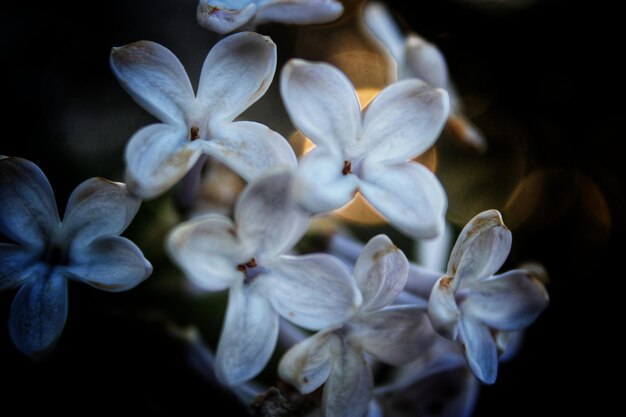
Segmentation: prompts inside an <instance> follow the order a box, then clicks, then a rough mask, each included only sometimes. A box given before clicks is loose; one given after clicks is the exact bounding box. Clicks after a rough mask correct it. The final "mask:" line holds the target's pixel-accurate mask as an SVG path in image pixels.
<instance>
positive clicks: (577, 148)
mask: <svg viewBox="0 0 626 417" xmlns="http://www.w3.org/2000/svg"><path fill="white" fill-rule="evenodd" d="M389 3H390V4H391V5H392V7H393V8H394V10H395V11H396V12H397V13H398V16H399V17H401V18H403V19H405V24H406V27H410V28H412V29H413V30H415V31H417V32H419V33H420V34H422V35H423V36H425V37H426V38H427V39H429V40H431V41H433V42H435V43H436V44H437V45H439V46H440V48H441V49H442V50H443V52H444V53H445V55H446V57H447V59H448V63H449V66H450V71H451V73H452V76H453V78H454V79H455V81H456V83H457V86H458V89H459V90H460V91H461V93H462V95H463V96H464V98H466V104H467V107H468V113H469V114H470V115H472V116H475V117H474V121H475V122H476V124H477V125H479V126H480V127H481V128H482V129H483V130H484V131H485V133H486V134H487V137H488V140H489V141H490V152H489V153H488V155H487V156H485V157H481V158H483V159H477V158H479V157H476V156H472V155H469V154H467V153H464V151H462V150H460V148H458V147H457V148H455V147H454V145H453V144H451V142H450V141H449V138H448V139H446V138H443V139H442V141H443V142H442V145H441V148H442V151H441V158H442V160H444V158H445V155H447V154H449V155H451V158H452V160H454V161H457V160H458V161H461V163H462V162H463V161H465V160H467V161H468V163H467V164H468V165H467V167H468V168H467V169H465V168H463V167H464V165H461V172H464V173H465V174H463V175H464V176H463V175H460V174H458V172H456V171H455V170H454V169H453V167H450V166H449V165H446V163H445V161H442V162H441V168H440V169H441V171H440V176H441V178H442V181H443V183H444V185H446V188H447V189H448V191H449V193H450V196H449V197H450V205H451V208H450V214H449V216H450V219H451V221H452V222H453V223H454V224H456V225H457V226H458V225H461V224H462V223H463V222H464V221H465V220H467V219H468V218H469V215H470V213H469V212H466V211H464V210H469V209H468V208H467V207H468V206H471V208H472V210H474V209H475V208H477V207H478V206H481V208H491V207H492V206H493V207H495V208H499V209H501V210H503V212H504V214H505V221H506V220H507V216H508V217H509V218H510V219H512V220H514V225H513V227H512V229H513V233H514V239H515V240H514V248H513V252H512V255H511V260H510V264H511V266H515V265H517V264H519V263H521V262H524V261H526V260H535V261H538V262H541V263H542V264H544V265H545V267H546V268H547V270H548V272H549V275H550V278H551V282H550V284H549V287H548V288H549V291H550V294H551V304H550V307H549V308H548V309H547V311H546V312H545V313H544V314H543V315H542V316H541V317H540V319H539V320H538V321H537V323H535V324H534V325H533V326H532V328H531V329H530V330H529V331H528V333H527V338H526V342H525V344H524V346H523V349H522V351H521V352H520V354H519V355H518V356H517V357H516V358H515V359H514V360H513V361H512V362H510V363H506V364H504V365H502V366H501V369H500V373H499V376H498V380H497V382H496V384H495V385H494V386H490V387H486V388H485V389H484V390H483V392H482V394H481V397H480V400H479V403H478V407H477V410H476V413H475V415H477V416H501V415H535V414H540V413H541V415H548V414H550V413H559V414H564V413H566V412H567V411H571V410H576V409H579V408H580V407H582V406H588V405H592V406H593V407H595V408H596V409H597V410H598V413H597V414H600V413H601V412H600V409H601V408H602V407H604V406H607V400H609V399H610V393H609V392H607V394H606V397H605V398H602V399H600V398H594V397H593V396H592V394H591V393H590V392H589V390H588V388H589V387H590V386H596V385H599V386H607V385H608V382H606V381H603V380H602V379H601V377H600V372H601V371H604V370H606V369H607V368H610V369H612V367H613V366H614V365H613V361H618V359H617V358H616V356H617V355H618V354H619V351H620V350H621V349H620V348H619V347H616V346H615V342H614V341H612V340H611V338H610V335H611V333H605V331H604V328H603V327H605V326H613V324H612V323H611V319H610V318H611V317H614V316H613V315H614V314H616V313H615V312H614V310H616V308H614V307H613V304H611V302H610V301H612V299H613V296H615V293H616V292H617V290H616V289H615V285H616V283H618V282H620V281H621V280H622V279H623V277H622V275H623V272H621V270H622V268H621V266H620V264H621V262H620V261H621V260H622V257H621V256H620V255H621V251H620V250H619V249H620V248H619V247H618V240H619V239H620V238H621V236H622V235H623V232H624V219H623V213H624V210H625V204H624V190H623V185H622V184H623V183H622V182H621V173H622V170H623V162H622V159H623V156H622V153H621V152H619V151H618V150H617V144H618V143H621V142H622V129H621V124H622V120H623V117H624V116H623V112H624V111H623V104H622V103H623V97H624V96H623V95H622V94H621V93H622V91H621V90H623V88H622V86H621V84H622V82H621V79H622V77H623V75H622V74H623V73H622V71H621V69H620V68H618V66H617V64H616V63H615V62H613V60H614V58H615V57H616V56H617V55H618V54H619V53H620V51H621V50H623V47H622V46H621V45H620V44H619V43H618V37H617V32H618V26H617V25H616V24H614V22H612V18H613V16H614V15H615V14H614V13H611V11H610V10H605V9H603V6H602V5H601V4H600V3H598V2H588V3H582V2H581V3H578V2H571V1H557V0H552V1H550V0H537V1H536V2H533V3H532V4H530V5H527V6H526V7H513V8H511V7H504V6H502V4H507V3H511V2H482V3H481V4H485V3H491V4H492V7H476V4H475V3H472V2H471V1H453V0H431V1H411V2H404V1H391V2H389ZM479 3H480V1H479ZM513 3H514V2H513ZM493 4H500V6H493ZM414 8H415V11H413V9H414ZM194 16H195V1H193V0H189V1H147V0H146V1H144V0H141V1H134V2H126V1H121V0H119V1H118V0H115V1H107V2H99V3H97V4H94V3H85V2H83V3H78V4H71V3H70V2H42V3H37V2H25V3H21V4H20V5H18V4H17V2H14V3H13V4H12V5H10V7H4V6H3V8H2V10H0V31H1V33H0V42H1V45H2V48H1V54H0V59H1V60H2V62H1V68H2V71H3V77H2V80H3V88H2V92H3V94H2V96H1V98H2V100H3V101H4V106H5V107H6V110H5V111H3V112H2V113H1V114H0V120H1V123H2V127H3V130H2V136H1V139H0V140H1V146H0V154H5V155H15V156H21V157H24V158H27V159H30V160H32V161H34V162H35V163H37V164H38V165H39V166H40V167H41V168H42V169H43V170H44V172H45V173H46V174H47V175H48V177H49V179H50V181H51V183H52V185H53V187H54V189H55V192H56V194H57V199H58V201H59V206H60V208H61V209H62V207H63V205H64V202H65V201H66V200H67V196H68V195H69V193H70V192H71V190H72V189H73V188H74V187H75V186H76V185H77V184H78V183H79V182H81V181H82V180H84V179H86V178H88V177H91V176H105V177H108V178H111V179H114V180H121V179H122V175H121V173H122V170H123V162H122V151H123V147H124V145H125V143H126V141H127V139H128V137H130V135H131V134H132V132H134V131H135V130H136V129H137V128H139V127H141V126H143V125H145V124H147V123H149V122H150V121H151V118H150V116H149V115H147V114H145V113H144V112H142V111H141V110H140V109H139V108H138V106H136V105H135V104H134V103H133V102H132V100H130V99H129V98H128V97H127V96H126V94H125V93H124V92H123V91H122V89H121V88H119V86H118V85H117V83H116V81H115V79H114V78H113V76H112V75H111V74H110V71H109V67H108V55H109V50H110V48H111V46H114V45H123V44H126V43H129V42H132V41H135V40H139V39H150V40H154V41H157V42H160V43H162V44H164V45H166V46H168V47H169V48H170V49H172V51H173V52H174V53H175V54H177V55H178V56H179V58H180V59H181V61H182V62H183V63H184V64H185V65H186V66H187V68H188V69H189V72H190V74H191V79H192V80H194V79H197V78H196V75H197V74H198V72H199V69H200V66H201V63H202V60H203V58H204V57H205V55H206V52H207V51H208V50H209V48H210V44H211V42H213V41H214V40H215V39H216V38H215V36H214V35H211V34H209V33H208V32H206V31H204V30H202V29H200V28H199V27H197V25H196V23H195V17H194ZM271 30H276V28H275V27H274V28H270V31H271ZM280 50H281V49H280V44H279V51H280ZM279 53H280V52H279ZM463 155H466V156H463ZM454 158H456V159H454ZM459 158H465V159H459ZM472 161H473V162H472ZM491 162H493V164H495V165H489V163H491ZM488 165H489V166H495V167H497V169H495V170H491V171H490V170H488V169H487V170H486V171H485V170H484V169H483V168H484V167H485V166H488ZM511 166H514V167H515V169H514V170H509V168H511ZM480 167H482V168H480ZM457 168H458V167H457ZM463 169H465V171H463ZM473 170H475V172H474V171H473ZM529 176H530V177H529ZM474 177H477V178H481V180H480V181H478V183H472V181H471V178H474ZM501 177H506V178H508V179H510V181H508V182H506V184H505V185H502V186H497V187H496V189H495V190H491V188H489V184H490V181H493V182H494V184H495V183H497V182H498V180H500V179H501ZM509 177H511V178H509ZM460 178H466V179H467V178H470V179H467V181H468V184H466V183H464V182H463V181H462V180H461V179H460ZM522 180H525V182H523V186H522V187H521V188H516V187H515V186H509V185H510V184H509V183H513V184H515V183H517V184H518V185H519V183H520V182H521V181H522ZM481 181H482V182H481ZM507 184H509V185H507ZM467 189H469V190H473V192H474V193H475V200H476V201H478V202H479V203H472V202H467V201H465V200H464V198H465V197H466V194H464V193H463V190H467ZM490 190H491V191H490ZM515 190H517V191H515ZM516 193H517V194H516ZM163 204H164V203H163V201H162V200H157V201H155V202H151V203H148V204H147V205H146V206H144V209H142V210H145V212H144V213H145V214H144V215H143V217H144V218H145V220H143V223H141V224H139V225H133V226H131V229H130V230H129V235H130V236H133V237H136V240H137V241H138V243H139V244H140V246H141V247H142V249H144V251H145V252H146V255H147V257H148V258H149V259H150V260H151V261H152V263H153V264H154V266H155V270H157V271H158V270H161V271H171V266H170V265H169V264H168V262H167V260H165V259H164V255H163V253H162V251H161V250H159V249H158V248H160V246H159V245H158V243H154V242H152V241H153V240H155V239H154V237H155V236H162V234H160V233H161V232H162V231H161V230H160V229H159V227H163V226H162V225H161V226H155V228H156V229H157V230H156V231H154V232H153V233H152V234H150V233H146V232H145V231H146V230H150V225H149V222H150V219H151V216H152V215H155V216H156V214H154V213H158V212H159V210H161V207H162V205H163ZM476 204H478V206H476ZM482 205H490V206H489V207H482ZM475 211H476V210H474V212H475ZM159 268H161V269H159ZM152 281H153V282H152ZM11 297H12V293H4V294H0V323H1V326H0V378H2V381H3V386H4V388H3V389H2V390H0V400H2V403H1V404H2V405H1V407H3V408H4V409H5V410H20V411H21V412H29V411H44V410H45V411H53V410H54V411H61V412H65V411H67V412H70V411H79V412H84V413H89V414H92V413H95V414H100V413H102V414H104V413H110V412H115V411H118V410H119V411H130V412H144V413H145V414H148V415H172V414H175V413H176V414H182V415H187V414H192V413H194V414H195V413H201V414H206V415H220V413H219V412H218V411H216V404H218V402H219V403H220V404H221V403H223V402H224V401H226V400H225V398H226V397H225V394H224V393H219V392H216V390H215V389H214V388H213V387H212V386H211V385H210V384H209V383H208V382H207V381H206V379H204V378H203V377H202V375H201V374H198V373H197V372H196V371H194V370H193V369H192V368H191V367H190V366H189V364H188V361H187V357H188V356H187V354H188V351H187V349H188V346H187V344H186V343H184V342H183V341H181V338H180V337H174V336H173V335H176V334H178V333H177V330H176V329H178V330H180V329H181V328H184V327H185V326H188V325H190V324H194V325H196V326H198V327H200V328H202V327H203V326H205V325H206V324H205V323H202V321H203V320H206V319H202V316H198V315H197V313H198V312H199V311H202V308H203V307H199V306H201V305H202V304H203V303H205V302H206V299H203V298H202V297H198V298H193V299H191V300H189V298H188V297H185V296H184V295H183V294H181V293H180V291H177V290H175V289H172V288H171V287H170V286H169V284H168V283H167V282H166V280H165V279H164V278H163V274H161V275H155V277H153V278H152V279H151V280H150V281H148V282H147V283H146V284H144V285H142V286H141V287H139V288H137V289H136V290H134V291H131V292H129V293H125V294H107V293H102V292H99V291H96V290H93V289H91V288H87V287H85V286H81V285H74V284H72V285H70V313H69V319H68V322H67V326H66V329H65V332H64V334H63V337H62V338H61V341H60V343H59V345H58V346H57V348H56V351H55V352H54V353H53V355H52V356H51V357H50V358H49V359H48V360H47V361H45V362H44V363H39V364H32V363H31V362H30V361H29V360H27V359H25V358H23V357H22V356H21V355H19V354H18V353H17V352H16V351H15V350H14V348H13V347H12V345H11V343H10V341H9V338H8V334H7V331H6V325H5V323H6V319H7V316H8V310H9V306H10V301H11ZM209 301H210V300H209ZM220 302H222V301H219V300H218V301H215V303H220ZM194 318H195V319H194ZM172 329H174V330H172ZM616 331H619V330H616V329H613V332H616ZM205 337H206V338H207V339H208V340H209V341H214V340H215V337H216V334H215V331H213V333H211V332H210V331H209V334H208V335H206V336H205ZM618 377H619V375H618ZM607 389H608V388H607ZM233 404H234V403H233ZM233 407H234V405H233ZM3 411H4V410H3ZM14 414H17V411H13V412H7V413H6V414H5V412H2V415H14ZM233 414H234V412H233ZM594 414H595V413H594Z"/></svg>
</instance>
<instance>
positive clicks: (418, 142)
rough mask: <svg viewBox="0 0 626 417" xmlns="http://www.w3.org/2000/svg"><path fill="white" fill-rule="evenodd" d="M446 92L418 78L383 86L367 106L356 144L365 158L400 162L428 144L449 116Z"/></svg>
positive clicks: (433, 141)
mask: <svg viewBox="0 0 626 417" xmlns="http://www.w3.org/2000/svg"><path fill="white" fill-rule="evenodd" d="M448 111H449V103H448V94H447V93H446V92H445V91H444V90H441V89H433V88H432V87H430V86H429V85H427V84H426V83H424V82H423V81H421V80H404V81H400V82H397V83H395V84H392V85H390V86H389V87H387V88H385V89H384V90H383V91H382V92H381V93H380V94H378V95H377V96H376V97H375V98H374V100H372V102H371V103H370V104H369V105H368V106H367V108H366V109H365V112H364V115H363V130H362V133H361V141H360V144H359V146H360V147H362V149H363V153H367V155H368V158H371V159H375V160H378V161H387V162H390V163H397V162H403V161H406V160H407V159H411V158H413V157H415V156H418V155H421V154H422V153H423V152H424V151H426V150H427V149H428V148H430V147H431V146H432V145H433V144H434V143H435V141H436V140H437V138H438V137H439V134H440V133H441V131H442V130H443V127H444V125H445V123H446V120H447V118H448Z"/></svg>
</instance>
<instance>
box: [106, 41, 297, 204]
mask: <svg viewBox="0 0 626 417" xmlns="http://www.w3.org/2000/svg"><path fill="white" fill-rule="evenodd" d="M111 68H112V69H113V73H114V74H115V76H116V77H117V79H118V80H119V81H120V83H121V84H122V86H123V87H124V89H126V91H128V93H129V94H130V95H131V96H132V97H133V98H134V99H135V101H137V103H139V104H140V105H141V106H143V107H144V108H145V109H146V110H147V111H149V112H150V113H151V114H152V115H153V116H155V117H156V118H158V119H159V120H161V121H162V122H163V123H158V124H153V125H149V126H146V127H144V128H143V129H141V130H139V131H138V132H137V133H135V134H134V136H133V137H132V138H131V139H130V142H129V143H128V146H127V147H126V156H125V157H126V175H127V182H128V187H129V190H130V191H131V192H133V193H134V194H136V195H137V196H139V197H142V198H150V197H154V196H156V195H158V194H160V193H162V192H164V191H166V190H167V189H168V188H170V187H171V186H172V185H174V184H175V183H176V182H177V181H178V180H180V179H181V178H182V177H183V176H184V175H185V174H186V173H187V172H188V171H189V170H190V169H191V167H192V166H193V165H194V164H195V162H196V161H197V160H198V157H199V156H200V155H201V154H202V153H204V154H208V155H211V156H212V157H214V158H216V159H218V160H220V161H221V162H223V163H224V164H226V165H227V166H228V167H229V168H231V169H232V170H233V171H235V172H236V173H237V174H239V175H240V176H242V177H243V178H244V179H245V180H251V179H252V178H255V177H256V176H257V175H258V174H260V173H261V172H263V171H265V170H267V169H268V168H273V167H275V166H278V165H284V166H288V167H294V166H295V164H296V159H295V155H294V153H293V150H292V149H291V147H290V146H289V144H288V143H287V141H286V140H285V139H284V138H283V137H282V136H280V135H279V134H278V133H276V132H274V131H272V130H270V129H268V128H267V127H266V126H263V125H261V124H259V123H254V122H233V120H234V119H235V118H236V117H237V116H239V115H240V114H241V113H242V112H243V111H244V110H246V109H247V108H248V107H249V106H250V105H252V103H254V102H255V101H257V100H258V99H259V98H260V97H261V96H262V95H263V94H264V93H265V91H267V88H268V87H269V85H270V83H271V82H272V77H273V76H274V71H275V69H276V45H274V43H273V42H272V41H271V40H270V39H269V38H266V37H264V36H261V35H259V34H257V33H251V32H244V33H238V34H235V35H232V36H229V37H227V38H225V39H223V40H221V41H220V42H219V43H217V44H216V45H215V46H214V47H213V49H211V51H210V52H209V54H208V56H207V58H206V60H205V61H204V66H203V67H202V74H201V75H200V83H199V86H198V93H197V94H196V95H194V92H193V89H192V87H191V83H190V81H189V78H188V77H187V74H186V72H185V69H184V68H183V66H182V64H181V63H180V62H179V61H178V59H177V58H176V57H175V56H174V55H173V54H172V53H171V52H170V51H169V50H168V49H166V48H165V47H163V46H161V45H159V44H157V43H154V42H150V41H140V42H136V43H132V44H130V45H126V46H123V47H120V48H114V49H113V51H112V52H111Z"/></svg>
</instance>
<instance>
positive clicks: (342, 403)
mask: <svg viewBox="0 0 626 417" xmlns="http://www.w3.org/2000/svg"><path fill="white" fill-rule="evenodd" d="M407 273H408V261H407V259H406V257H405V256H404V254H403V253H402V251H400V250H399V249H398V248H397V247H396V246H394V245H393V244H392V243H391V241H390V240H389V238H387V237H386V236H384V235H379V236H376V237H374V238H372V239H371V240H370V241H369V242H368V243H367V245H365V247H364V249H363V252H362V254H361V256H360V257H359V259H358V260H357V262H356V265H355V267H354V272H353V275H354V278H355V279H356V282H357V284H358V286H359V289H360V291H361V293H362V295H363V304H362V305H361V307H360V308H359V309H358V311H357V312H356V313H355V314H354V315H353V316H352V317H351V318H350V320H349V321H348V322H346V323H344V324H342V325H338V326H334V327H331V328H328V329H325V330H323V331H321V332H319V333H317V334H315V335H313V336H311V337H309V338H308V339H305V340H304V341H302V342H300V343H298V344H297V345H295V346H294V347H292V348H291V349H290V350H289V351H287V353H286V354H285V356H284V357H283V358H282V360H281V362H280V365H279V373H280V376H281V378H283V379H284V380H286V381H287V382H289V383H291V384H292V385H294V386H295V387H297V388H298V389H299V390H300V392H302V393H303V394H308V393H310V392H313V391H314V390H316V389H317V388H319V387H320V386H321V385H322V384H325V385H324V393H323V403H322V409H323V411H324V416H325V417H363V416H364V415H365V413H366V411H367V409H368V405H369V403H370V400H371V399H372V396H373V378H372V372H371V369H370V366H369V363H368V361H367V359H366V356H365V354H366V353H367V354H369V355H371V356H372V357H374V358H375V359H377V360H379V361H381V362H384V363H387V364H390V365H402V364H406V363H408V362H410V361H412V360H415V359H416V358H417V357H419V356H420V355H421V354H422V353H424V352H425V351H426V350H427V349H428V348H429V346H430V345H431V344H432V343H434V341H435V340H436V339H435V337H438V336H437V335H436V334H435V333H434V332H433V330H432V328H431V326H430V323H429V321H428V317H427V315H426V313H425V304H424V305H422V306H419V305H393V306H390V304H391V303H392V302H393V301H394V299H395V298H396V297H397V296H398V294H399V293H400V292H401V291H402V288H403V287H404V284H405V282H406V278H407ZM433 336H435V337H433Z"/></svg>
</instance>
